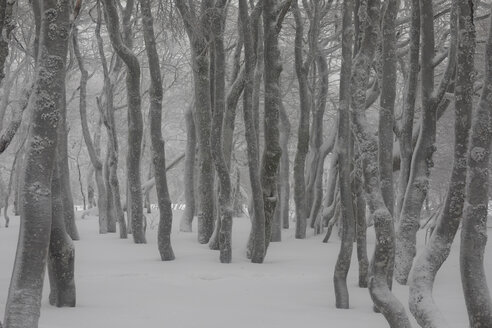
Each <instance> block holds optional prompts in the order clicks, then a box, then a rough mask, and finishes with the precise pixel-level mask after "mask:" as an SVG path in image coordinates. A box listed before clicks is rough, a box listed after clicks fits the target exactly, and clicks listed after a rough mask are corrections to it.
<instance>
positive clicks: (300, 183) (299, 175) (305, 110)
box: [292, 0, 311, 239]
mask: <svg viewBox="0 0 492 328" xmlns="http://www.w3.org/2000/svg"><path fill="white" fill-rule="evenodd" d="M297 2H298V1H297V0H294V1H293V2H292V10H293V12H294V17H295V21H296V37H295V42H294V44H295V45H294V53H295V68H296V75H297V81H298V83H299V100H300V101H299V103H300V104H299V109H300V117H299V128H298V130H297V152H296V156H295V159H294V202H295V205H296V233H295V237H296V238H297V239H304V238H306V226H307V224H306V221H307V218H308V215H309V214H308V205H307V203H306V201H307V199H306V180H305V175H304V171H305V165H306V156H307V153H308V150H309V114H310V111H311V92H310V91H309V86H308V74H309V69H310V66H311V54H309V55H308V58H307V59H306V62H304V59H303V54H302V52H303V37H304V28H303V25H304V21H303V19H302V16H301V12H300V10H299V7H298V4H297Z"/></svg>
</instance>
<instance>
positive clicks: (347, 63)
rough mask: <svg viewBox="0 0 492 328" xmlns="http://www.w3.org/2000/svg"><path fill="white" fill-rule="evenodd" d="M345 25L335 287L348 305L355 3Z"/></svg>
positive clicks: (346, 7) (347, 9)
mask: <svg viewBox="0 0 492 328" xmlns="http://www.w3.org/2000/svg"><path fill="white" fill-rule="evenodd" d="M342 15H343V18H342V29H343V30H344V31H345V32H344V34H343V39H342V66H341V68H340V91H339V109H338V142H337V153H338V179H339V183H340V211H341V220H342V231H343V233H342V242H341V244H340V252H339V254H338V258H337V263H336V265H335V273H334V275H333V283H334V287H335V299H336V307H337V308H338V309H348V308H349V293H348V288H347V274H348V271H349V268H350V260H351V258H352V249H353V241H354V236H355V220H354V210H353V204H352V191H351V184H350V167H351V156H350V152H351V151H350V147H351V143H350V135H351V133H350V91H351V90H350V82H351V81H350V77H351V69H352V44H353V32H352V29H351V25H352V4H351V3H350V2H349V1H344V3H343V14H342Z"/></svg>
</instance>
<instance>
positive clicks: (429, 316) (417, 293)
mask: <svg viewBox="0 0 492 328" xmlns="http://www.w3.org/2000/svg"><path fill="white" fill-rule="evenodd" d="M453 6H458V7H455V8H454V9H453V11H456V10H458V11H459V30H458V37H459V40H458V54H457V55H458V57H457V72H456V82H455V83H456V89H455V96H456V100H455V106H454V107H455V124H454V127H455V129H454V131H455V132H454V160H453V170H452V173H451V180H450V182H449V187H448V192H447V196H446V200H445V203H444V208H443V210H442V212H441V214H440V215H439V217H438V219H437V222H436V226H435V229H434V232H433V233H432V236H431V238H430V240H429V241H428V242H427V244H426V246H425V249H424V250H423V251H422V252H421V253H420V255H419V256H418V257H417V259H416V261H415V263H414V266H413V268H412V271H411V272H410V277H409V285H410V295H409V300H408V303H409V306H410V311H411V312H412V314H413V315H414V317H415V319H417V322H418V323H419V324H420V325H421V326H423V327H436V328H438V327H447V326H448V324H447V323H446V320H445V318H444V316H443V315H442V314H441V312H440V311H439V308H438V307H437V305H436V304H435V303H434V300H433V297H432V289H433V286H434V279H435V277H436V274H437V271H438V270H439V269H440V268H441V266H442V264H443V263H444V261H445V260H446V259H447V257H448V255H449V253H450V251H451V245H452V243H453V239H454V236H455V235H456V232H457V231H458V227H459V224H460V220H461V217H462V215H463V206H464V200H465V199H464V198H465V185H466V173H467V165H466V164H467V156H468V134H469V130H470V126H471V117H472V106H473V99H472V97H473V83H474V79H473V74H472V72H473V71H474V55H475V27H474V25H473V24H470V22H473V7H472V5H470V4H469V3H465V2H461V1H460V2H459V3H458V2H456V1H455V3H454V4H453Z"/></svg>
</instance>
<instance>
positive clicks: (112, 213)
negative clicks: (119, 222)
mask: <svg viewBox="0 0 492 328" xmlns="http://www.w3.org/2000/svg"><path fill="white" fill-rule="evenodd" d="M112 152H113V149H112V147H111V144H110V141H108V142H107V143H106V159H105V161H104V168H103V176H104V187H105V188H106V193H107V196H108V212H107V218H108V232H111V233H113V232H116V208H115V206H114V205H115V204H114V195H113V190H112V189H111V177H110V174H111V173H110V170H111V168H110V165H111V164H110V162H111V158H112V157H113V156H114V155H113V154H112Z"/></svg>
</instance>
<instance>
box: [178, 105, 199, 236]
mask: <svg viewBox="0 0 492 328" xmlns="http://www.w3.org/2000/svg"><path fill="white" fill-rule="evenodd" d="M193 106H194V102H192V103H191V104H190V106H189V107H188V108H187V109H186V111H185V122H186V155H185V169H184V194H185V210H184V213H183V216H182V217H181V222H180V225H179V231H183V232H191V224H192V223H193V217H194V215H195V193H194V187H195V182H194V180H195V176H194V173H195V153H196V130H195V120H194V119H193V109H192V108H193Z"/></svg>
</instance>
